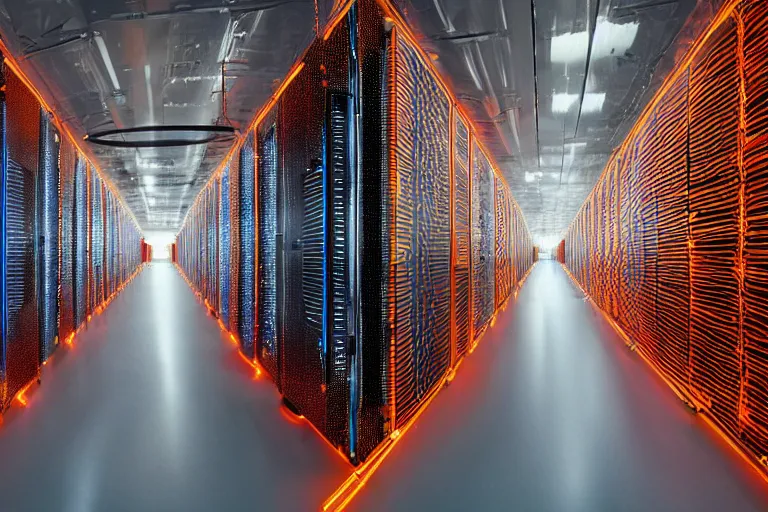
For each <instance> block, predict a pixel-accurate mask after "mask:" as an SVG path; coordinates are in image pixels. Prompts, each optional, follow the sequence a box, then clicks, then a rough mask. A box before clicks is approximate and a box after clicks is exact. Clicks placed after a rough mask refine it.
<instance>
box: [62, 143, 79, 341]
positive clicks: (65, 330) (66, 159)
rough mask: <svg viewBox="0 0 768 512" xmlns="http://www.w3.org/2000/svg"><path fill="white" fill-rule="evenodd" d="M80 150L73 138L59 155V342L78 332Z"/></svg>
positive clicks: (63, 145)
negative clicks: (77, 182) (77, 169)
mask: <svg viewBox="0 0 768 512" xmlns="http://www.w3.org/2000/svg"><path fill="white" fill-rule="evenodd" d="M76 163H77V151H76V149H75V146H74V145H73V144H72V142H71V141H69V139H64V140H62V143H61V148H60V152H59V172H60V181H61V185H60V192H61V195H60V201H61V237H60V240H61V266H60V277H61V304H60V314H59V340H65V339H67V338H68V337H69V335H71V334H72V333H73V332H74V331H75V327H76V325H75V165H76Z"/></svg>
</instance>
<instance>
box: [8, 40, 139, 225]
mask: <svg viewBox="0 0 768 512" xmlns="http://www.w3.org/2000/svg"><path fill="white" fill-rule="evenodd" d="M0 53H2V55H3V58H4V62H5V65H6V66H8V68H9V69H10V70H11V71H12V72H13V74H14V75H16V77H17V78H18V79H19V80H21V82H22V83H23V84H24V86H25V87H26V88H27V89H29V92H31V93H32V95H33V96H34V97H35V99H36V100H37V101H38V103H40V105H41V106H42V107H43V108H44V109H45V110H46V111H47V112H50V113H51V115H52V116H53V124H54V125H55V126H56V128H57V129H58V130H59V133H61V134H65V135H66V136H67V137H68V138H69V140H70V141H71V142H72V144H73V145H74V146H75V148H77V151H78V153H79V154H80V156H83V157H86V155H87V154H88V153H87V152H86V151H85V150H84V149H83V148H82V146H81V145H80V142H81V140H82V139H80V138H79V137H75V136H74V135H73V134H72V132H71V131H70V130H69V128H68V127H67V126H66V125H65V124H64V123H63V122H62V121H61V119H59V116H58V114H57V113H56V111H55V110H54V109H52V108H51V106H50V105H49V104H48V102H47V101H45V98H43V95H42V94H41V93H40V91H38V89H37V88H36V87H35V86H34V84H32V81H31V80H30V79H29V78H28V77H27V75H25V74H24V72H23V71H22V70H21V67H20V66H19V64H18V63H17V62H16V60H15V58H14V57H13V55H12V54H11V52H10V50H8V47H7V46H6V45H5V42H4V41H2V40H0ZM86 160H88V163H89V164H90V165H92V166H93V167H94V168H95V169H96V172H97V174H98V175H99V177H100V178H101V179H102V181H104V183H105V184H106V185H107V187H109V189H110V190H111V191H112V192H113V193H114V194H115V197H116V198H117V200H118V201H120V204H121V205H122V206H123V208H125V209H126V210H127V211H128V215H130V217H131V220H133V223H134V224H135V225H136V228H137V229H138V230H139V232H141V228H140V227H139V222H138V221H137V220H136V217H135V216H134V215H133V212H132V211H131V209H130V208H128V206H127V204H126V203H125V201H124V200H123V196H122V195H121V194H120V192H119V190H118V189H117V187H115V185H114V184H113V183H112V180H111V179H109V178H108V177H106V176H105V175H104V173H102V172H101V169H100V168H99V167H97V166H95V165H94V164H93V163H92V162H91V161H90V160H89V159H87V158H86Z"/></svg>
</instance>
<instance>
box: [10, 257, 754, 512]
mask: <svg viewBox="0 0 768 512" xmlns="http://www.w3.org/2000/svg"><path fill="white" fill-rule="evenodd" d="M28 401H29V403H28V406H27V407H26V408H24V409H22V408H16V407H14V408H12V409H11V410H10V411H9V412H8V413H7V414H6V416H5V422H4V425H3V426H2V428H0V512H26V511H34V512H38V511H64V512H95V511H99V512H101V511H105V512H113V511H114V512H122V511H126V512H128V511H131V512H133V511H148V512H155V511H157V512H165V511H184V512H187V511H192V512H196V511H206V512H207V511H245V510H264V511H280V512H282V511H289V512H292V511H297V512H304V511H307V512H311V511H315V510H318V508H319V504H320V503H322V501H323V500H324V499H325V498H326V497H327V496H328V495H329V494H330V493H331V492H332V491H333V490H334V489H335V488H336V486H337V485H339V484H340V483H341V482H342V481H343V480H344V479H345V478H346V476H347V475H349V474H350V472H351V467H350V466H349V465H347V464H346V463H345V462H344V461H343V460H342V459H341V458H340V457H339V456H338V454H336V453H335V452H333V450H332V449H331V448H329V446H328V445H326V444H325V442H324V441H322V440H321V439H320V438H319V437H318V436H317V434H315V432H314V431H312V430H311V429H310V428H309V427H308V426H307V425H306V424H305V423H303V422H297V420H295V419H294V420H293V421H291V417H290V416H289V415H285V414H284V413H283V412H281V409H280V405H279V402H280V401H279V396H278V394H277V391H276V390H275V388H274V386H272V384H270V383H269V382H267V381H264V380H254V376H253V374H252V371H251V369H250V368H249V367H248V366H247V365H245V364H244V363H243V361H242V360H240V358H239V357H238V355H237V352H236V350H235V347H234V346H233V345H232V344H231V343H230V342H229V341H228V340H226V339H225V338H224V337H223V335H222V334H221V332H220V331H219V328H218V326H217V324H216V322H215V320H214V319H213V318H211V317H209V316H207V315H206V313H205V310H204V309H203V307H202V306H201V305H200V304H199V303H198V302H197V301H196V300H195V298H194V295H193V294H192V292H191V291H190V290H189V288H188V287H187V285H186V283H184V282H183V280H182V279H181V277H180V276H179V275H178V274H177V272H176V270H175V269H174V268H173V267H171V266H170V265H163V264H154V265H153V266H151V267H149V268H147V269H146V270H144V271H143V272H142V273H141V274H140V275H139V276H138V277H137V278H136V280H135V281H134V282H133V283H131V285H130V286H128V287H127V288H126V289H125V291H124V292H123V293H122V294H120V295H119V296H118V297H117V298H116V299H115V301H114V302H113V303H112V304H111V305H110V306H109V307H108V308H107V310H106V311H105V312H104V313H103V314H102V315H100V316H97V317H96V318H94V320H93V321H92V322H91V324H90V325H89V327H88V329H87V331H84V332H83V333H81V334H80V335H79V336H78V337H77V338H76V341H75V345H74V347H73V348H71V349H66V348H62V349H61V350H59V352H58V353H57V354H56V356H55V357H54V359H53V361H52V363H51V364H49V365H47V366H46V367H45V371H44V375H43V385H42V386H41V387H39V388H37V389H32V390H31V391H30V393H29V397H28ZM350 510H358V511H373V512H376V511H387V512H389V511H421V510H441V511H454V510H455V511H464V510H471V511H474V510H478V511H480V510H482V511H485V510H489V511H513V510H519V511H524V512H538V511H542V512H548V511H557V512H560V511H565V512H570V511H573V512H581V511H584V512H602V511H606V512H614V511H675V512H677V511H688V510H691V511H693V510H695V511H697V512H702V511H713V512H715V511H718V512H719V511H729V512H732V511H752V510H763V511H764V510H768V491H767V490H766V488H765V487H764V486H763V484H762V481H761V480H760V479H759V478H757V477H756V475H755V474H754V473H752V471H751V469H749V468H748V467H747V466H746V465H745V464H744V463H743V462H742V461H741V460H740V459H738V458H737V457H736V456H735V455H734V454H733V453H732V452H731V451H730V450H729V448H728V447H727V446H725V444H724V443H723V442H722V441H721V440H720V439H719V438H717V437H716V436H714V435H712V434H711V432H710V431H708V430H707V429H706V428H705V427H704V426H703V425H702V423H701V421H700V419H698V418H696V417H695V416H693V415H692V414H690V413H689V412H688V411H687V409H686V408H685V407H684V406H683V405H682V404H681V403H680V402H679V401H678V400H677V399H676V398H675V397H674V395H673V394H672V393H671V392H670V391H669V390H668V389H667V388H665V386H664V385H663V384H662V383H660V382H659V380H658V378H657V377H656V376H655V375H654V374H652V373H651V372H650V371H649V370H648V369H647V368H646V367H645V365H644V364H643V363H642V362H641V361H639V360H638V359H637V357H636V356H635V355H634V354H632V353H631V352H629V351H628V350H627V349H625V348H624V347H623V345H622V343H621V341H619V340H618V339H616V335H615V334H614V333H613V331H612V330H611V329H610V328H609V327H608V326H607V325H605V323H604V322H603V321H602V318H601V317H600V316H599V315H598V314H597V313H595V311H594V310H593V309H592V308H591V306H590V305H589V304H588V303H585V302H584V300H583V297H582V296H581V295H580V293H579V292H578V291H577V290H576V289H575V288H574V287H573V286H572V285H571V283H570V281H569V280H568V278H567V277H566V275H565V274H564V273H563V271H562V270H561V269H560V267H559V266H558V265H557V264H554V263H551V262H541V263H539V264H538V265H537V266H536V267H535V268H534V270H533V272H532V273H531V276H530V278H529V280H528V281H527V282H526V284H525V286H524V287H523V289H522V290H521V292H520V295H519V297H518V298H517V300H516V301H511V302H510V304H509V307H508V308H507V310H506V311H505V312H504V313H502V314H500V315H499V317H498V321H497V323H496V326H495V327H494V328H493V329H491V330H490V331H489V332H488V334H487V335H486V336H485V338H484V339H483V341H482V342H481V344H480V346H479V348H478V349H477V350H476V351H475V352H474V353H473V354H472V355H471V356H470V357H468V358H467V360H466V361H465V362H464V364H463V365H462V366H461V368H460V369H459V372H458V375H457V376H456V379H455V380H454V381H453V383H452V384H451V386H450V387H448V388H447V389H446V390H444V391H443V392H442V393H441V394H440V395H438V397H437V398H436V399H435V401H434V402H433V403H432V405H431V406H430V408H429V409H428V410H427V411H426V412H425V414H423V415H422V416H421V417H420V419H419V421H418V422H417V423H416V425H415V426H414V428H412V429H411V430H410V431H409V432H408V433H407V434H406V435H405V436H404V437H403V438H402V440H401V442H400V443H399V444H398V445H397V446H396V447H395V449H394V450H393V451H392V453H391V455H390V457H389V458H388V459H387V460H386V461H384V463H383V464H382V465H381V467H380V469H379V470H378V472H377V473H375V474H374V475H373V477H372V478H371V480H370V481H369V482H368V484H367V485H366V486H365V487H364V488H363V489H362V491H361V492H360V494H359V495H358V496H357V497H356V499H355V500H354V501H353V502H352V506H351V507H350Z"/></svg>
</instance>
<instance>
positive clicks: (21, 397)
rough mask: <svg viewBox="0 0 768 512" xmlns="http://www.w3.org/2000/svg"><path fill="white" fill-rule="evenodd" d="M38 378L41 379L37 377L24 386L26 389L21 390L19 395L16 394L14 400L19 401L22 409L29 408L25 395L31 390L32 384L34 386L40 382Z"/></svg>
mask: <svg viewBox="0 0 768 512" xmlns="http://www.w3.org/2000/svg"><path fill="white" fill-rule="evenodd" d="M38 375H39V374H38ZM38 378H39V377H35V378H34V379H32V380H30V381H29V382H27V383H26V384H25V385H24V387H23V388H21V389H20V390H19V392H18V393H16V396H15V397H13V399H14V400H15V401H17V402H18V403H19V404H20V405H21V406H22V407H26V406H27V397H26V396H25V395H26V393H27V390H29V388H30V387H31V386H32V384H34V383H35V382H36V381H37V380H38Z"/></svg>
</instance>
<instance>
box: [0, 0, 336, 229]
mask: <svg viewBox="0 0 768 512" xmlns="http://www.w3.org/2000/svg"><path fill="white" fill-rule="evenodd" d="M316 8H317V11H316ZM332 8H333V0H318V2H317V4H316V3H315V2H314V1H313V0H228V1H222V0H183V1H182V0H66V1H63V2H62V1H61V0H23V1H20V0H0V33H1V34H2V38H3V40H4V41H5V43H6V45H8V46H9V49H10V50H11V52H12V53H13V54H14V56H15V57H16V59H17V60H19V61H20V65H21V67H22V69H23V70H24V72H25V73H27V75H28V76H29V77H30V79H31V80H32V81H33V83H34V84H35V85H36V86H37V87H38V89H39V90H40V92H41V94H42V95H43V96H44V97H45V98H46V101H47V102H48V103H49V104H50V105H51V107H52V108H53V109H54V110H56V111H57V113H58V114H59V115H60V116H61V117H62V118H63V119H64V120H65V122H66V124H67V125H68V126H69V128H70V130H71V131H72V133H73V134H74V135H75V136H77V137H82V136H83V135H85V134H86V133H88V132H91V131H97V130H98V131H100V130H108V129H114V128H130V127H137V126H151V125H156V124H163V125H190V124H191V125H210V124H224V125H232V126H234V127H235V128H237V129H240V130H244V129H245V128H247V124H248V122H249V121H250V120H251V119H252V118H253V115H254V113H255V112H256V111H257V110H258V108H259V107H260V106H261V105H263V104H264V103H265V102H266V101H267V100H268V98H269V97H270V95H271V94H272V92H273V91H274V87H275V85H276V84H277V83H278V82H279V81H280V80H281V79H282V78H283V77H284V76H285V75H286V73H287V72H288V71H289V69H290V67H291V65H292V64H293V63H294V61H296V59H297V58H298V56H299V55H300V54H301V52H302V51H303V50H304V49H305V48H306V46H307V45H308V44H309V42H310V41H311V40H312V39H313V38H314V36H315V27H316V25H319V26H322V25H323V23H324V22H325V20H326V19H327V18H328V16H329V13H330V12H331V9H332ZM316 16H317V17H316ZM222 89H223V90H225V91H226V94H224V95H222V94H221V91H222ZM225 109H226V112H225ZM178 136H179V134H177V138H178ZM152 137H158V138H159V136H158V134H150V138H152ZM230 147H231V143H229V144H221V143H215V144H208V145H195V146H188V147H182V148H162V149H141V150H135V149H114V148H104V147H98V146H91V147H90V148H89V149H90V151H91V152H92V154H91V156H92V157H94V160H95V161H96V162H98V164H99V165H100V166H101V168H102V169H103V170H104V171H106V172H107V173H108V174H109V175H110V176H111V178H112V181H113V182H114V183H115V184H116V185H117V186H118V187H119V189H120V191H121V195H122V196H123V198H124V199H125V200H126V202H127V203H128V206H129V207H130V208H131V209H132V210H133V212H134V214H135V215H136V217H137V220H138V221H139V222H140V224H141V225H142V228H143V229H145V230H147V229H152V230H172V231H176V230H178V228H179V227H180V224H181V221H182V219H183V217H184V215H185V213H186V210H187V208H188V207H189V205H190V204H191V202H192V201H193V200H194V198H195V196H196V195H197V192H198V191H199V190H200V188H201V187H202V185H203V184H204V183H205V182H206V181H207V179H208V177H209V175H210V174H211V172H212V171H213V170H214V169H215V168H216V166H217V165H218V164H219V163H220V162H221V160H222V159H223V157H224V155H225V154H226V152H227V151H228V150H229V148H230Z"/></svg>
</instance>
